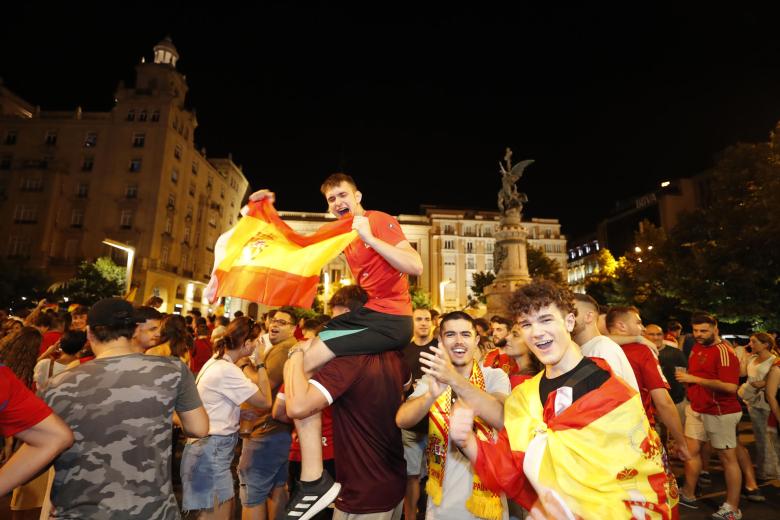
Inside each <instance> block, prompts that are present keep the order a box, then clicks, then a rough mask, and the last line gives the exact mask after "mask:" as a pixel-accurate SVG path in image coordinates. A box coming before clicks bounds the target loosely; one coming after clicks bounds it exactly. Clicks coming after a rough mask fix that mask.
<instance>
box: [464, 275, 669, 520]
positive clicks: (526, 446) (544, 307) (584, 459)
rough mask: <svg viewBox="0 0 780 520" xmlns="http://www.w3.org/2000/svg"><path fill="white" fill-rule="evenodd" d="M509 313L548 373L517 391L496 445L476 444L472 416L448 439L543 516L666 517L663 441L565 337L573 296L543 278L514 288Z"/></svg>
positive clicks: (604, 370)
mask: <svg viewBox="0 0 780 520" xmlns="http://www.w3.org/2000/svg"><path fill="white" fill-rule="evenodd" d="M510 308H511V310H512V311H513V313H514V315H515V318H516V320H517V322H518V324H519V325H520V326H521V329H522V332H523V337H524V341H525V343H526V344H527V345H528V346H529V347H530V349H531V350H532V351H533V353H534V354H535V355H536V357H537V358H539V360H540V361H541V362H542V363H543V364H544V366H545V369H544V371H543V372H541V373H540V374H538V375H536V376H535V377H534V378H533V379H531V380H529V381H526V382H524V383H523V384H521V385H519V386H518V387H516V388H515V390H514V391H513V392H512V394H511V395H510V396H509V398H508V399H507V400H506V403H505V405H504V429H503V430H502V431H501V432H500V434H499V437H498V440H497V441H496V442H495V443H490V442H485V441H482V440H478V439H477V437H476V436H475V434H474V432H473V416H474V410H472V409H470V408H469V407H463V408H460V409H458V410H456V411H455V413H454V414H453V415H452V416H451V420H450V436H451V438H452V440H453V441H454V442H455V443H457V445H458V446H460V447H461V449H462V450H463V453H464V454H465V455H466V456H467V457H468V458H469V460H471V462H472V463H473V464H474V466H475V469H476V472H477V474H478V475H479V478H480V479H481V481H482V483H483V484H484V485H485V486H486V487H487V488H488V489H491V490H493V491H494V492H499V491H502V492H505V493H506V494H507V497H509V498H512V499H514V500H515V501H517V502H519V503H520V504H521V505H522V506H523V507H525V508H526V509H528V510H530V511H532V512H533V513H534V514H536V515H540V516H539V517H541V518H547V516H544V515H551V517H554V518H574V517H583V518H669V515H670V508H669V505H668V503H667V500H668V496H669V494H670V492H676V489H674V490H672V489H671V487H670V486H671V483H669V482H667V480H666V476H665V474H664V467H663V464H662V462H661V456H660V439H659V438H658V435H657V434H656V433H655V431H654V430H653V429H652V428H650V424H649V423H648V421H647V417H645V414H644V409H643V408H642V402H641V400H640V397H639V394H638V393H637V392H636V391H635V390H634V389H632V388H631V387H629V386H628V385H626V384H625V383H624V382H623V381H622V380H621V379H618V378H617V377H615V376H613V375H612V373H611V372H610V369H609V365H608V364H607V363H606V362H605V361H603V360H601V359H598V358H595V359H593V360H591V359H588V358H586V357H583V355H582V353H581V352H580V348H579V347H578V346H577V344H576V343H575V342H574V341H573V340H572V339H571V331H572V329H573V328H574V323H575V313H576V309H575V306H574V297H573V294H572V293H571V291H570V290H569V289H567V288H565V287H561V286H559V285H556V284H554V283H553V282H550V281H538V282H533V283H530V284H528V285H524V286H522V287H520V288H519V289H518V290H517V291H516V292H515V294H514V295H513V298H512V302H511V304H510Z"/></svg>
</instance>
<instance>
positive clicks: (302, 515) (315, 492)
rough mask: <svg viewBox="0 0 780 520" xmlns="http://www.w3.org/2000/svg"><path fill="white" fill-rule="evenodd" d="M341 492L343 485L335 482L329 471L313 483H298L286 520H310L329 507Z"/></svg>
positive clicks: (288, 506) (289, 504) (286, 513)
mask: <svg viewBox="0 0 780 520" xmlns="http://www.w3.org/2000/svg"><path fill="white" fill-rule="evenodd" d="M339 491H341V484H339V483H338V482H334V481H333V477H331V476H330V474H329V473H328V472H327V471H323V472H322V476H320V478H319V479H317V480H315V481H313V482H301V481H298V486H297V487H296V488H295V493H293V496H291V497H290V500H289V502H287V508H286V509H285V519H286V520H309V519H310V518H313V517H314V515H316V514H317V513H319V512H320V511H322V510H323V509H325V508H326V507H328V506H329V505H330V504H331V503H333V501H334V500H336V497H337V496H338V495H339Z"/></svg>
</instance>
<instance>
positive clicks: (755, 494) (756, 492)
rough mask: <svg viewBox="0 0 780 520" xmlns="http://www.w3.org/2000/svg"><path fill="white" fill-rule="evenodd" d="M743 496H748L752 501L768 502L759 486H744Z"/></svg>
mask: <svg viewBox="0 0 780 520" xmlns="http://www.w3.org/2000/svg"><path fill="white" fill-rule="evenodd" d="M742 496H743V497H744V498H747V499H748V500H750V501H751V502H766V497H765V496H764V495H762V494H761V490H760V489H758V488H756V489H752V490H751V489H748V488H746V487H743V488H742Z"/></svg>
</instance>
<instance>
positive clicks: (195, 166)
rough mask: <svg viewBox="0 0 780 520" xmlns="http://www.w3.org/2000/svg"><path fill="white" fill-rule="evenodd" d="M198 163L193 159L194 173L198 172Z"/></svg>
mask: <svg viewBox="0 0 780 520" xmlns="http://www.w3.org/2000/svg"><path fill="white" fill-rule="evenodd" d="M198 167H199V165H198V163H197V162H195V161H192V174H193V175H197V174H198Z"/></svg>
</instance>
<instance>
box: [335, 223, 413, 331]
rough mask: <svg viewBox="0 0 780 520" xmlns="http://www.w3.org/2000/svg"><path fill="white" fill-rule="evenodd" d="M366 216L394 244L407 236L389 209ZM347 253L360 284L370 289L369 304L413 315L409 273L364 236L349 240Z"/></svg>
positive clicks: (373, 229) (379, 235)
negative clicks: (375, 248) (390, 262)
mask: <svg viewBox="0 0 780 520" xmlns="http://www.w3.org/2000/svg"><path fill="white" fill-rule="evenodd" d="M365 216H366V217H368V222H369V224H370V225H371V232H372V233H373V234H374V236H375V237H376V238H378V239H380V240H382V241H384V242H387V243H388V244H390V245H391V246H395V245H397V244H398V243H399V242H403V241H404V240H406V236H404V233H403V231H401V225H400V224H399V223H398V221H397V220H396V219H395V218H393V217H392V216H390V215H388V214H387V213H382V212H381V211H366V213H365ZM344 254H345V255H346V257H347V263H348V264H349V268H350V269H351V270H352V275H353V276H354V277H355V280H356V281H357V283H358V285H360V287H362V288H363V289H364V290H365V291H366V292H367V293H368V302H367V303H366V305H365V306H366V308H368V309H371V310H374V311H377V312H384V313H386V314H396V315H400V316H411V315H412V300H411V297H410V296H409V279H408V276H407V275H405V274H403V273H401V272H399V271H398V269H396V268H395V267H393V266H392V265H390V264H389V263H388V262H387V260H385V259H384V258H382V256H381V255H380V254H379V253H377V252H376V251H374V249H373V248H371V247H370V246H368V245H367V244H366V243H365V242H363V241H362V240H360V238H358V239H356V240H354V241H353V242H352V243H351V244H349V245H348V246H347V248H346V249H345V250H344Z"/></svg>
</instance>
